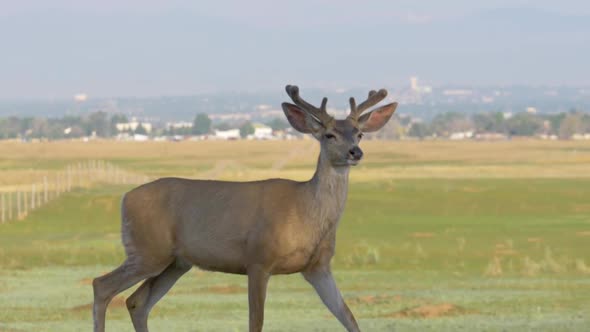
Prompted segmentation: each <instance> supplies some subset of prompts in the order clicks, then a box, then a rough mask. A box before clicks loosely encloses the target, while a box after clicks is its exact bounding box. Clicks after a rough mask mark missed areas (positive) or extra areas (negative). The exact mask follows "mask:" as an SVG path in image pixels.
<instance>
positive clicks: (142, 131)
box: [133, 123, 148, 135]
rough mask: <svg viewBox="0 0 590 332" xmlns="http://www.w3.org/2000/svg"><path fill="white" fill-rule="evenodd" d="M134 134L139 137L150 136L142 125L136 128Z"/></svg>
mask: <svg viewBox="0 0 590 332" xmlns="http://www.w3.org/2000/svg"><path fill="white" fill-rule="evenodd" d="M133 133H134V134H138V135H147V134H148V132H147V130H146V129H145V128H144V126H142V125H141V123H140V124H138V125H137V128H135V131H134V132H133Z"/></svg>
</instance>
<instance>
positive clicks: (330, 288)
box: [302, 266, 360, 332]
mask: <svg viewBox="0 0 590 332" xmlns="http://www.w3.org/2000/svg"><path fill="white" fill-rule="evenodd" d="M302 274H303V277H304V278H305V280H307V281H308V282H309V283H310V284H311V285H312V286H313V288H315V290H316V292H317V293H318V295H319V296H320V299H322V302H324V304H325V305H326V307H328V309H329V310H330V312H332V314H333V315H334V316H336V318H338V320H339V321H340V323H342V325H344V327H346V330H347V331H349V332H358V331H360V329H359V327H358V324H357V322H356V320H355V319H354V316H353V314H352V312H351V311H350V309H349V308H348V306H347V305H346V303H344V299H342V295H341V294H340V291H339V290H338V287H337V286H336V282H335V281H334V277H333V276H332V272H331V271H330V268H329V267H325V266H320V267H318V268H316V269H313V270H311V271H305V272H303V273H302Z"/></svg>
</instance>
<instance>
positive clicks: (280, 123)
mask: <svg viewBox="0 0 590 332" xmlns="http://www.w3.org/2000/svg"><path fill="white" fill-rule="evenodd" d="M267 125H268V126H269V127H271V128H272V130H273V131H276V130H285V129H287V128H289V124H288V123H287V121H284V120H282V119H279V118H274V119H272V120H270V121H269V122H268V123H267Z"/></svg>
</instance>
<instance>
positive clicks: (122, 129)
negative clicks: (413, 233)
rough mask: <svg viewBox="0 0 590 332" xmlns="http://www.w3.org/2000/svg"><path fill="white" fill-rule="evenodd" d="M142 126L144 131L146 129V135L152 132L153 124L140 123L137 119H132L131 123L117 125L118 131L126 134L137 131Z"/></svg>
mask: <svg viewBox="0 0 590 332" xmlns="http://www.w3.org/2000/svg"><path fill="white" fill-rule="evenodd" d="M139 125H141V126H142V127H143V129H145V131H146V133H151V132H152V124H151V123H149V122H140V121H138V120H137V119H132V120H131V121H130V122H121V123H117V124H115V127H117V131H119V132H125V131H135V130H136V129H137V127H139Z"/></svg>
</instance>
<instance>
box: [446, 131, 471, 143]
mask: <svg viewBox="0 0 590 332" xmlns="http://www.w3.org/2000/svg"><path fill="white" fill-rule="evenodd" d="M471 137H473V132H472V131H461V132H455V133H451V136H449V139H451V140H454V141H457V140H463V139H467V138H471Z"/></svg>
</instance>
